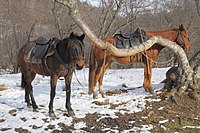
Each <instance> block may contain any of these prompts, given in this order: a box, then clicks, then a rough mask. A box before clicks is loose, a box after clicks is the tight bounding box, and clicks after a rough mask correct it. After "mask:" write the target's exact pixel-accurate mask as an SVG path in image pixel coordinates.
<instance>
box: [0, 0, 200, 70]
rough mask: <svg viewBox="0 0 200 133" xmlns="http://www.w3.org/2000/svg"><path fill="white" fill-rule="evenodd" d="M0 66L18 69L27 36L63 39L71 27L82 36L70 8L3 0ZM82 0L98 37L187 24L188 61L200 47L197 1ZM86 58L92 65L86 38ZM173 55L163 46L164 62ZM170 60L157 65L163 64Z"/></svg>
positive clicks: (45, 1) (35, 0) (48, 0)
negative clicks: (97, 1) (17, 58)
mask: <svg viewBox="0 0 200 133" xmlns="http://www.w3.org/2000/svg"><path fill="white" fill-rule="evenodd" d="M0 1H1V4H0V68H1V69H6V68H10V69H12V70H13V69H14V68H16V66H17V63H16V55H17V53H18V50H19V48H20V47H21V46H23V45H24V44H26V42H27V41H28V40H34V39H36V38H37V37H39V36H44V37H45V38H47V39H50V38H53V37H58V38H64V37H66V36H68V35H69V34H70V33H71V32H72V31H74V32H75V33H77V34H82V31H81V30H80V28H79V27H78V26H77V25H76V24H75V23H74V22H73V21H72V19H71V18H70V17H69V15H68V9H67V8H66V7H63V6H62V5H59V4H55V3H54V0H17V1H16V0H15V1H14V0H0ZM90 1H92V0H84V1H83V0H81V1H80V3H79V4H78V6H79V7H78V8H79V11H80V13H81V17H82V18H83V20H84V21H85V22H86V23H87V24H88V25H89V26H90V28H91V29H92V30H93V32H95V34H96V35H97V36H98V37H99V38H104V37H106V36H111V35H113V34H115V33H119V32H120V31H123V32H133V31H134V30H135V29H136V28H138V27H140V28H143V29H144V30H148V31H156V30H165V29H173V28H178V26H179V25H180V24H183V25H184V26H185V27H187V28H188V30H189V37H190V43H191V46H192V47H191V50H190V51H189V53H188V58H189V59H190V58H191V57H192V56H193V55H194V54H195V53H196V52H197V51H199V50H200V38H199V37H200V34H199V32H200V18H199V16H198V14H197V12H196V6H195V1H194V0H162V1H161V0H151V1H150V0H99V1H100V4H99V5H95V6H94V5H92V4H91V2H90ZM85 46H86V49H85V50H86V51H85V59H86V67H87V66H88V65H87V64H88V59H89V51H90V46H91V44H90V41H89V40H87V39H86V40H85ZM172 56H173V52H172V51H170V50H169V49H167V48H165V49H164V50H163V51H162V52H161V53H160V56H159V58H158V59H157V61H160V62H164V61H167V60H169V59H170V58H171V57H172ZM169 65H171V64H169V63H168V64H165V65H155V67H163V66H164V67H165V66H169ZM128 67H142V64H140V63H137V64H131V65H119V64H116V63H114V64H112V65H111V68H115V69H118V68H128Z"/></svg>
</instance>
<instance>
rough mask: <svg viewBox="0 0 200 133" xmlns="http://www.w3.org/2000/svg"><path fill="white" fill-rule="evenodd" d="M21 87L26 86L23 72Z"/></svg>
mask: <svg viewBox="0 0 200 133" xmlns="http://www.w3.org/2000/svg"><path fill="white" fill-rule="evenodd" d="M21 87H22V88H25V78H24V74H23V73H22V72H21Z"/></svg>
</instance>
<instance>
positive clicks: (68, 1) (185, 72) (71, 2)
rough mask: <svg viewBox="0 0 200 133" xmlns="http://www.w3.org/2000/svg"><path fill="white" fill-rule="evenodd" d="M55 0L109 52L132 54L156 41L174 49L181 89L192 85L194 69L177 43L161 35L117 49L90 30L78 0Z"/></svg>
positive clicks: (91, 37) (120, 55)
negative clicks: (177, 61)
mask: <svg viewBox="0 0 200 133" xmlns="http://www.w3.org/2000/svg"><path fill="white" fill-rule="evenodd" d="M55 1H56V2H57V3H60V4H62V5H64V6H67V7H68V8H69V15H70V16H71V18H72V19H73V20H74V21H75V23H76V24H77V25H78V26H79V27H80V28H81V29H82V30H83V32H84V33H85V34H86V35H87V37H88V38H89V39H90V41H91V42H92V43H93V44H95V45H96V46H98V47H100V48H102V49H107V50H109V52H111V53H112V54H113V55H114V56H118V57H125V56H131V55H134V54H137V53H139V52H142V51H144V50H147V49H149V48H150V47H152V46H153V45H154V44H155V43H159V44H160V45H162V46H166V47H168V48H170V49H172V50H173V51H174V52H175V53H176V54H177V55H178V56H179V59H180V63H181V71H179V74H180V77H179V80H180V81H181V82H180V84H179V90H180V91H184V90H186V89H185V88H188V86H190V85H192V80H193V75H194V74H193V69H192V68H191V67H190V65H189V62H188V59H187V57H186V54H185V52H184V50H183V49H182V48H181V47H180V46H179V45H177V44H176V43H174V42H172V41H169V40H167V39H164V38H161V37H152V38H150V39H149V40H147V42H145V43H143V44H141V45H139V46H135V47H133V48H130V49H117V48H116V47H114V46H113V45H112V44H110V43H108V42H103V41H102V40H101V39H99V38H98V37H97V36H96V35H95V34H94V33H93V32H92V31H91V30H90V28H89V26H88V25H87V24H86V23H85V22H84V21H83V20H82V18H81V17H80V15H79V12H78V9H77V1H75V0H55Z"/></svg>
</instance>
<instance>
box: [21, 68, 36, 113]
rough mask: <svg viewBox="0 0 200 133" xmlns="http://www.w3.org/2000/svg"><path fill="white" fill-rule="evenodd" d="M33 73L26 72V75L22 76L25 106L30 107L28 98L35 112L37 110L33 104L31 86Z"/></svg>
mask: <svg viewBox="0 0 200 133" xmlns="http://www.w3.org/2000/svg"><path fill="white" fill-rule="evenodd" d="M35 75H36V74H35V73H34V72H28V73H27V74H26V75H24V78H25V100H26V102H27V106H30V105H31V103H30V98H31V102H32V107H33V110H34V111H36V110H37V109H38V106H37V104H36V102H35V98H34V96H33V87H32V85H31V83H32V81H33V80H34V78H35ZM29 96H30V97H29Z"/></svg>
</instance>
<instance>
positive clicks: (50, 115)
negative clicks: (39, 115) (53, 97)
mask: <svg viewBox="0 0 200 133" xmlns="http://www.w3.org/2000/svg"><path fill="white" fill-rule="evenodd" d="M49 117H50V118H51V119H52V120H55V119H57V117H56V115H55V113H49Z"/></svg>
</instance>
